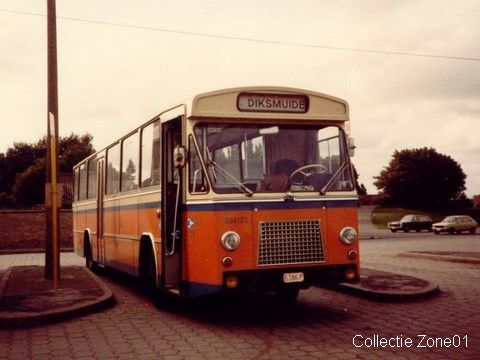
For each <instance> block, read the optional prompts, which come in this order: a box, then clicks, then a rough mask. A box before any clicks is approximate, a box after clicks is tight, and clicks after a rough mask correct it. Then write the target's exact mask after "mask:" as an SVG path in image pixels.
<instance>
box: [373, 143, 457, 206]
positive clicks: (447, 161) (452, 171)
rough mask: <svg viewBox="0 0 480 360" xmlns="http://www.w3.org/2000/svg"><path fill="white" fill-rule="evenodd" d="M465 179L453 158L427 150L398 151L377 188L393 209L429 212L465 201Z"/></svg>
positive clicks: (431, 149) (376, 184)
mask: <svg viewBox="0 0 480 360" xmlns="http://www.w3.org/2000/svg"><path fill="white" fill-rule="evenodd" d="M465 178H466V176H465V173H464V172H463V170H462V168H461V166H460V165H459V164H458V163H457V162H456V161H455V160H453V159H452V158H451V157H450V156H447V155H443V154H439V153H437V151H436V150H435V149H433V148H426V147H424V148H420V149H411V150H409V149H406V150H402V151H397V150H395V152H394V153H393V156H392V160H391V161H390V163H389V165H388V166H387V167H386V168H384V169H383V170H382V171H381V172H380V175H379V176H376V177H375V179H376V181H375V182H374V185H375V186H376V187H377V189H379V190H380V191H381V194H382V195H383V197H384V201H385V202H387V203H389V204H391V205H400V206H408V207H419V208H429V207H436V206H444V205H446V204H448V203H449V202H450V201H451V200H455V199H458V198H459V197H461V196H462V194H463V191H464V190H465Z"/></svg>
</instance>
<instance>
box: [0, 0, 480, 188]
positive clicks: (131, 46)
mask: <svg viewBox="0 0 480 360" xmlns="http://www.w3.org/2000/svg"><path fill="white" fill-rule="evenodd" d="M46 4H47V1H46V0H44V1H38V0H0V54H1V56H0V123H1V127H2V131H1V132H0V152H6V151H7V149H8V148H9V147H11V146H13V144H14V143H15V142H29V143H30V142H36V141H37V140H39V139H40V138H41V137H42V136H43V135H45V134H46V127H47V18H46V13H47V9H46V7H47V6H46ZM479 24H480V0H472V1H467V0H457V1H455V2H451V1H449V0H424V1H421V0H396V1H393V0H358V1H356V0H350V1H347V0H344V1H323V0H262V1H259V0H243V1H233V0H232V1H230V0H196V1H194V0H190V1H182V0H173V1H170V0H136V1H131V0H130V1H127V0H103V1H94V0H57V42H58V45H57V47H58V89H59V90H58V91H59V123H60V125H59V129H60V136H68V135H70V134H71V133H74V134H80V135H81V134H85V133H87V132H88V133H90V134H92V135H93V143H94V146H95V148H96V149H101V148H103V147H105V146H106V145H108V144H109V143H110V142H112V141H113V140H115V139H116V138H118V137H120V136H122V135H124V134H126V133H127V132H128V131H130V130H132V129H133V128H135V127H137V126H138V125H140V124H141V123H143V122H144V121H147V120H148V119H150V118H152V117H154V116H155V115H156V114H158V113H159V112H160V111H162V110H163V109H165V108H166V107H170V106H172V105H177V104H179V103H181V102H183V101H184V100H187V99H190V98H192V97H193V96H195V95H196V94H199V93H203V92H207V91H212V90H217V89H222V88H231V87H238V86H252V85H272V86H288V87H296V88H303V89H309V90H313V91H317V92H322V93H325V94H328V95H332V96H335V97H338V98H342V99H344V100H346V101H348V103H349V105H350V117H351V132H352V136H353V137H354V138H355V141H356V145H357V149H356V153H355V157H354V158H353V162H354V164H355V167H356V168H357V171H358V173H359V174H360V178H359V181H360V182H361V183H363V184H364V185H365V186H366V187H367V190H368V192H369V193H376V192H377V189H376V188H375V186H374V185H373V182H374V177H375V176H378V175H379V173H380V171H381V170H382V169H383V168H384V167H386V166H387V165H388V163H389V162H390V160H391V158H392V155H393V153H394V151H395V150H399V151H400V150H403V149H412V148H420V147H432V148H435V149H436V150H437V151H438V152H439V153H442V154H445V155H448V156H450V157H452V158H453V159H454V160H455V161H457V162H458V163H459V164H460V165H461V167H462V169H463V171H464V172H465V174H466V175H467V178H466V187H467V190H466V193H467V195H468V196H473V195H474V194H480V160H479V159H480V26H479Z"/></svg>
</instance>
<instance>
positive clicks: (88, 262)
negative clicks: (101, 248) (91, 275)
mask: <svg viewBox="0 0 480 360" xmlns="http://www.w3.org/2000/svg"><path fill="white" fill-rule="evenodd" d="M85 241H86V243H85V244H86V245H85V266H86V267H87V269H88V270H90V271H93V272H95V271H97V269H98V266H97V263H96V262H95V261H94V260H93V254H92V247H91V245H90V241H89V240H88V239H85Z"/></svg>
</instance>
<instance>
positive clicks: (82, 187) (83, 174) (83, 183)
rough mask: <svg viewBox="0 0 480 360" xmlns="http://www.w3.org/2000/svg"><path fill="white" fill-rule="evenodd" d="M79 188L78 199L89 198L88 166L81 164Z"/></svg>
mask: <svg viewBox="0 0 480 360" xmlns="http://www.w3.org/2000/svg"><path fill="white" fill-rule="evenodd" d="M78 186H79V189H78V200H85V199H86V198H87V166H86V165H85V164H82V165H80V180H79V185H78Z"/></svg>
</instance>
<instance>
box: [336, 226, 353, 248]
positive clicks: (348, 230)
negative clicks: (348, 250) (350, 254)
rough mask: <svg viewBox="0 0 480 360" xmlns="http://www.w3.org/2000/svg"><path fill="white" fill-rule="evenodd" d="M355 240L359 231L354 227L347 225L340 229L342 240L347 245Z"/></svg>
mask: <svg viewBox="0 0 480 360" xmlns="http://www.w3.org/2000/svg"><path fill="white" fill-rule="evenodd" d="M355 240H357V231H356V230H355V229H354V228H352V227H350V226H347V227H344V228H343V229H342V230H341V231H340V241H341V242H342V243H344V244H345V245H350V244H352V243H353V242H355Z"/></svg>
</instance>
